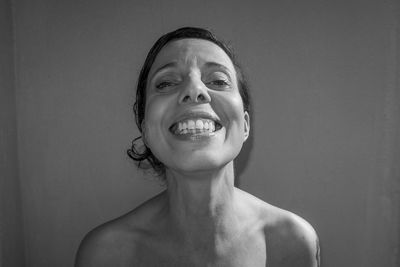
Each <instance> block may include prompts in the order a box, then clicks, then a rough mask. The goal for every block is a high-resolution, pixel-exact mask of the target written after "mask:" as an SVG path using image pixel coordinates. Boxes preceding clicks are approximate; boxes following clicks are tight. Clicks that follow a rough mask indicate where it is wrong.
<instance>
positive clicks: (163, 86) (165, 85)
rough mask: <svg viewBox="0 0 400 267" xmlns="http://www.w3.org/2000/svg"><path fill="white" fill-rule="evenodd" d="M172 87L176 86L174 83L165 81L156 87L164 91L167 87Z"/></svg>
mask: <svg viewBox="0 0 400 267" xmlns="http://www.w3.org/2000/svg"><path fill="white" fill-rule="evenodd" d="M172 85H174V83H173V82H169V81H163V82H160V83H158V84H157V85H156V88H157V89H163V88H165V87H168V86H172Z"/></svg>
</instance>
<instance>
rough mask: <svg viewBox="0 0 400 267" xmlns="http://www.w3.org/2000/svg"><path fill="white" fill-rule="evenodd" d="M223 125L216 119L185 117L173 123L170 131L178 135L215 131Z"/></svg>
mask: <svg viewBox="0 0 400 267" xmlns="http://www.w3.org/2000/svg"><path fill="white" fill-rule="evenodd" d="M221 128H222V126H221V124H219V123H218V122H216V121H213V120H210V119H205V118H192V119H185V120H181V121H179V122H176V123H174V124H172V126H171V127H170V131H171V132H172V133H173V134H176V135H183V134H199V133H213V132H215V131H218V130H219V129H221Z"/></svg>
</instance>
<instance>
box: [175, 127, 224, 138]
mask: <svg viewBox="0 0 400 267" xmlns="http://www.w3.org/2000/svg"><path fill="white" fill-rule="evenodd" d="M218 131H219V130H218ZM218 131H215V132H212V133H207V132H204V133H187V134H172V135H173V136H174V137H176V138H178V139H179V140H182V141H203V140H208V139H210V138H213V137H214V136H215V135H216V133H217V132H218Z"/></svg>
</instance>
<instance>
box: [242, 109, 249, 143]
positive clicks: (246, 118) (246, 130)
mask: <svg viewBox="0 0 400 267" xmlns="http://www.w3.org/2000/svg"><path fill="white" fill-rule="evenodd" d="M249 136H250V115H249V113H248V112H247V111H245V112H244V140H243V142H244V141H246V140H247V138H249Z"/></svg>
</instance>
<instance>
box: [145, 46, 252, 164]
mask: <svg viewBox="0 0 400 267" xmlns="http://www.w3.org/2000/svg"><path fill="white" fill-rule="evenodd" d="M249 122H250V118H249V115H248V113H247V112H245V111H244V109H243V101H242V98H241V96H240V93H239V90H238V84H237V77H236V72H235V68H234V66H233V64H232V61H231V60H230V58H229V57H228V55H227V54H226V53H225V52H224V51H223V50H222V49H221V48H220V47H219V46H217V45H215V44H214V43H212V42H209V41H206V40H201V39H181V40H177V41H173V42H170V43H168V44H167V45H166V46H165V47H164V48H162V50H161V51H160V53H159V54H158V55H157V58H156V60H155V61H154V64H153V65H152V67H151V70H150V73H149V76H148V82H147V88H146V106H145V118H144V125H143V131H144V137H145V138H144V139H145V143H146V145H147V146H148V147H149V148H150V149H151V151H152V152H153V154H154V155H155V156H156V157H157V158H158V159H159V160H160V161H161V162H162V163H164V165H165V166H166V168H167V172H168V170H169V169H172V170H175V171H181V172H182V171H183V172H196V171H207V170H213V169H217V168H220V167H222V166H225V165H226V164H227V163H229V162H231V161H232V160H233V159H234V158H235V157H236V156H237V155H238V153H239V152H240V149H241V147H242V145H243V142H244V141H245V140H246V139H247V137H248V134H249Z"/></svg>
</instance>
